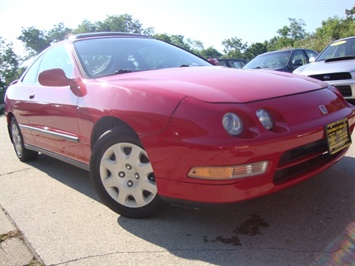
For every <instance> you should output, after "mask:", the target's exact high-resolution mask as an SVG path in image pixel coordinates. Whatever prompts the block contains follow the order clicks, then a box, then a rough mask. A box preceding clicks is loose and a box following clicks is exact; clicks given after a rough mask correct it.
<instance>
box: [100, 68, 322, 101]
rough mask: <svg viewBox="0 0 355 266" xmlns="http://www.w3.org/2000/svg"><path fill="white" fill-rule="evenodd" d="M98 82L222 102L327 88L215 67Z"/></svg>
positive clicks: (297, 79) (137, 74) (272, 73)
mask: <svg viewBox="0 0 355 266" xmlns="http://www.w3.org/2000/svg"><path fill="white" fill-rule="evenodd" d="M99 80H100V81H101V82H105V83H106V85H107V84H110V85H111V86H115V87H117V88H121V89H128V90H139V91H144V92H146V93H159V94H164V93H175V94H179V95H181V97H186V96H191V97H195V98H197V99H200V100H202V101H206V102H223V103H229V102H252V101H259V100H263V99H270V98H275V97H282V96H286V95H290V94H298V93H305V92H307V91H310V90H316V89H320V88H325V87H327V84H326V83H323V82H321V81H318V80H314V79H309V78H306V77H302V76H298V75H293V74H289V73H284V72H277V71H267V70H265V71H264V70H241V69H230V68H223V67H215V66H213V67H182V68H169V69H162V70H150V71H141V72H133V73H127V74H120V75H114V76H109V77H105V78H100V79H99Z"/></svg>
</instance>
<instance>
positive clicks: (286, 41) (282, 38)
mask: <svg viewBox="0 0 355 266" xmlns="http://www.w3.org/2000/svg"><path fill="white" fill-rule="evenodd" d="M288 20H289V22H290V25H289V26H283V27H282V28H281V29H279V30H277V33H278V36H275V37H273V38H272V39H270V41H269V42H268V51H274V50H280V49H284V48H294V47H295V43H297V41H300V40H303V39H304V38H306V37H307V33H306V30H305V29H304V27H305V26H306V23H305V22H304V21H303V20H302V19H298V20H296V19H294V18H288Z"/></svg>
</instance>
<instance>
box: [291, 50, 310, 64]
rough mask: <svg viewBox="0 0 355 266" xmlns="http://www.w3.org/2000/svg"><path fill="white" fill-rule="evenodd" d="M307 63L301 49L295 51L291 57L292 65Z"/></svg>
mask: <svg viewBox="0 0 355 266" xmlns="http://www.w3.org/2000/svg"><path fill="white" fill-rule="evenodd" d="M307 63H308V58H307V56H306V54H305V53H304V52H303V51H302V50H298V51H295V53H294V54H293V57H292V65H300V66H301V65H304V64H307Z"/></svg>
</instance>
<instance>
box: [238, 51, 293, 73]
mask: <svg viewBox="0 0 355 266" xmlns="http://www.w3.org/2000/svg"><path fill="white" fill-rule="evenodd" d="M290 54H291V51H281V52H276V53H267V54H262V55H259V56H257V57H255V58H254V59H253V60H251V61H250V62H249V63H247V64H246V65H245V66H244V67H243V68H244V69H251V68H282V67H286V66H287V63H288V61H289V58H290Z"/></svg>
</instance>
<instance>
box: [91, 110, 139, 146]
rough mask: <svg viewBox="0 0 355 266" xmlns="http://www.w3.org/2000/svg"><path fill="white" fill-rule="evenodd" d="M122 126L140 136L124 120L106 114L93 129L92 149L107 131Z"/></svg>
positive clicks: (123, 128)
mask: <svg viewBox="0 0 355 266" xmlns="http://www.w3.org/2000/svg"><path fill="white" fill-rule="evenodd" d="M116 127H118V128H121V129H122V130H129V131H132V133H134V134H136V136H137V137H138V134H137V133H136V131H135V130H134V129H133V128H132V127H131V126H129V125H128V124H127V123H126V122H124V121H123V120H121V119H119V118H117V117H114V116H106V117H102V118H100V120H98V121H97V122H96V123H95V125H94V127H93V129H92V133H91V143H90V146H91V150H92V149H93V147H94V145H95V143H96V142H97V141H98V139H99V138H100V137H101V136H102V135H103V134H104V133H105V132H107V131H109V130H111V129H113V128H116Z"/></svg>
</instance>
